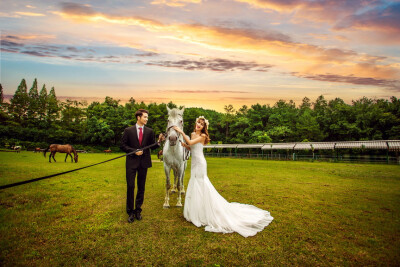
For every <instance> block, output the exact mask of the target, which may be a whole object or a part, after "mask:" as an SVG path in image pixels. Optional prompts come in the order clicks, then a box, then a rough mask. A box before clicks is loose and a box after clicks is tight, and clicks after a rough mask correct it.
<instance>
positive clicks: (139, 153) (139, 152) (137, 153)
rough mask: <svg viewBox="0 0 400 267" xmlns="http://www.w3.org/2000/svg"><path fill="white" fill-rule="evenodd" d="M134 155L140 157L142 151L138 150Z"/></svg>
mask: <svg viewBox="0 0 400 267" xmlns="http://www.w3.org/2000/svg"><path fill="white" fill-rule="evenodd" d="M135 154H136V156H141V155H143V150H140V151H138V152H136V153H135Z"/></svg>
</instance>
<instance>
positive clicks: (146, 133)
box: [121, 109, 165, 223]
mask: <svg viewBox="0 0 400 267" xmlns="http://www.w3.org/2000/svg"><path fill="white" fill-rule="evenodd" d="M135 116H136V119H137V122H136V124H135V125H134V126H131V127H128V128H126V129H125V131H124V134H123V136H122V139H121V149H122V150H123V151H124V152H126V153H129V152H133V151H135V150H136V149H141V148H143V147H146V146H150V145H152V144H154V146H153V147H152V148H158V147H159V146H160V142H161V141H162V140H164V139H165V138H164V136H163V135H162V134H160V136H159V137H158V142H157V143H154V133H153V129H151V128H149V127H146V126H145V125H146V124H147V121H148V119H149V112H148V111H147V110H145V109H139V110H138V111H136V113H135ZM151 166H152V164H151V157H150V149H146V150H140V151H138V152H136V153H134V154H132V155H130V156H127V157H126V183H127V195H126V212H127V213H128V215H129V219H128V222H130V223H132V222H133V221H134V220H135V218H136V219H137V220H141V219H142V215H141V212H142V208H141V207H142V204H143V200H144V190H145V184H146V175H147V169H148V168H150V167H151ZM136 174H137V187H138V188H137V193H136V201H135V208H134V190H135V177H136Z"/></svg>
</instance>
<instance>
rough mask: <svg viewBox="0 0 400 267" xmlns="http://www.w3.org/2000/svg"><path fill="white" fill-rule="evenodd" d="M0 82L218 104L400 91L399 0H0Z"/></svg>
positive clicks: (10, 90)
mask: <svg viewBox="0 0 400 267" xmlns="http://www.w3.org/2000/svg"><path fill="white" fill-rule="evenodd" d="M0 25H1V26H0V27H1V84H2V86H3V90H4V94H9V95H13V94H14V92H15V90H16V89H17V86H18V84H19V83H20V81H21V79H22V78H25V79H26V81H27V84H28V90H29V89H30V87H31V86H32V82H33V80H34V78H37V79H38V82H39V90H40V89H41V87H42V85H43V83H45V84H46V87H47V89H48V91H49V89H50V88H51V87H52V86H54V87H55V89H56V93H57V96H71V97H89V98H90V97H99V98H100V101H101V100H102V99H103V98H104V97H105V96H111V97H113V98H116V99H121V100H123V101H126V100H128V99H129V98H130V97H133V98H135V99H136V101H144V102H146V103H150V102H156V103H162V102H164V103H167V102H169V101H173V102H174V103H176V104H178V105H184V106H185V107H203V108H207V109H215V110H217V111H223V108H224V106H225V105H229V104H232V105H233V106H234V107H235V108H240V107H241V106H242V105H248V106H251V105H252V104H255V103H260V104H270V105H273V104H274V103H275V102H276V101H278V100H279V99H284V100H290V99H292V100H294V101H295V102H296V104H300V103H301V100H302V99H303V98H304V97H305V96H307V97H309V98H310V99H311V100H312V101H314V100H315V99H316V98H317V97H318V96H319V95H324V96H325V98H326V99H333V98H335V97H340V98H342V99H344V100H345V101H346V102H347V103H350V102H351V100H352V99H359V98H361V97H363V96H366V97H368V98H385V99H387V98H389V97H390V96H396V97H399V96H400V0H399V1H379V0H347V1H346V0H343V1H336V0H315V1H300V0H231V1H227V0H226V1H225V0H209V1H206V0H154V1H152V0H150V1H138V0H137V1H123V0H117V1H106V0H101V1H85V0H83V1H76V2H65V1H57V0H42V1H29V0H27V1H21V0H1V1H0Z"/></svg>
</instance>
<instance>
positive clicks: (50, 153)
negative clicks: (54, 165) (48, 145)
mask: <svg viewBox="0 0 400 267" xmlns="http://www.w3.org/2000/svg"><path fill="white" fill-rule="evenodd" d="M51 154H53V152H51V151H50V155H49V162H50V163H51Z"/></svg>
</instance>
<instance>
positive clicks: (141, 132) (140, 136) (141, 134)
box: [139, 127, 143, 145]
mask: <svg viewBox="0 0 400 267" xmlns="http://www.w3.org/2000/svg"><path fill="white" fill-rule="evenodd" d="M142 140H143V131H142V127H139V144H140V145H142Z"/></svg>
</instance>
